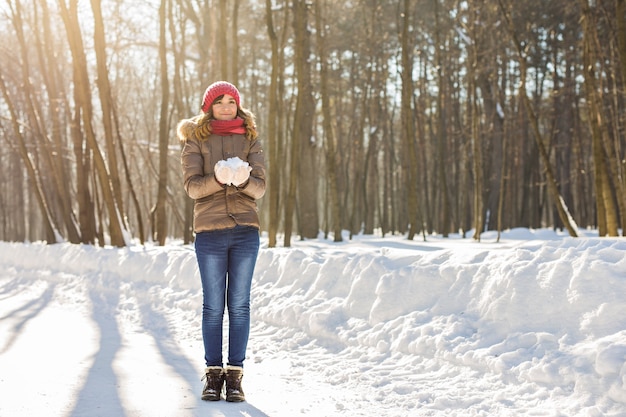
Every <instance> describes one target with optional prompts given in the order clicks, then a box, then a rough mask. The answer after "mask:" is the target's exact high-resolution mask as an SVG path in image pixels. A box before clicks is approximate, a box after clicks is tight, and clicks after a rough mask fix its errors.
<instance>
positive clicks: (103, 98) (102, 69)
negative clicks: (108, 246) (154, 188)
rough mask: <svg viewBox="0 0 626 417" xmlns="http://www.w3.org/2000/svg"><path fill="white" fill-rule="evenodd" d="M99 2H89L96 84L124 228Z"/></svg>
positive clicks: (114, 186)
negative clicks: (91, 16) (92, 24)
mask: <svg viewBox="0 0 626 417" xmlns="http://www.w3.org/2000/svg"><path fill="white" fill-rule="evenodd" d="M100 2H101V0H91V8H92V10H93V16H94V47H95V51H96V60H97V77H96V84H97V86H98V92H99V94H100V106H101V107H102V124H103V127H104V142H105V144H106V151H107V153H106V154H107V162H108V171H109V181H110V182H111V188H112V190H113V197H114V198H115V204H116V205H117V208H118V210H119V212H120V214H121V216H120V217H121V220H122V222H123V224H124V227H126V228H127V227H128V225H127V224H126V216H125V215H124V213H125V210H124V204H123V203H124V199H123V198H122V187H121V182H120V175H119V170H118V163H117V149H116V147H115V140H114V129H113V121H114V118H113V98H112V95H111V83H110V82H109V70H108V68H107V54H106V40H105V36H104V22H103V20H102V7H101V3H100Z"/></svg>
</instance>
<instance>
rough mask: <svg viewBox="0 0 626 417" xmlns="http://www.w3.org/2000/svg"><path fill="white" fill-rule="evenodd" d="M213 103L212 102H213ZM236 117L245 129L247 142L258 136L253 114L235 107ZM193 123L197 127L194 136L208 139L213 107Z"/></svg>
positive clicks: (197, 117) (212, 118)
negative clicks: (241, 121) (241, 120)
mask: <svg viewBox="0 0 626 417" xmlns="http://www.w3.org/2000/svg"><path fill="white" fill-rule="evenodd" d="M221 97H222V96H220V97H218V98H216V99H215V101H217V100H219V99H220V98H221ZM215 101H214V102H215ZM237 117H239V118H241V119H243V126H244V127H245V128H246V138H247V139H248V140H254V139H256V138H257V136H258V135H259V134H258V132H257V131H256V122H255V117H254V114H253V113H252V112H251V111H250V110H247V109H244V108H242V107H239V106H237ZM194 119H195V122H196V124H197V127H196V129H195V131H194V134H195V135H196V137H197V138H198V139H199V140H203V139H206V138H208V137H209V135H210V134H211V120H214V119H215V117H213V106H212V105H211V106H209V111H208V112H206V113H202V114H200V115H198V116H196V117H195V118H194Z"/></svg>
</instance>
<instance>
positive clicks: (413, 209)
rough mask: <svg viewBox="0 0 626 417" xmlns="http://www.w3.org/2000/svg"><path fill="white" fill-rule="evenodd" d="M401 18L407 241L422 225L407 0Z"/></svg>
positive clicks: (411, 238)
mask: <svg viewBox="0 0 626 417" xmlns="http://www.w3.org/2000/svg"><path fill="white" fill-rule="evenodd" d="M403 4H404V6H403V17H402V23H401V25H400V26H401V28H402V34H401V39H400V41H401V48H402V58H401V59H402V99H401V100H402V104H401V111H400V114H401V118H402V142H403V144H404V149H405V153H406V154H405V156H406V157H407V158H408V159H407V161H406V165H405V171H406V175H407V185H406V186H407V200H408V201H407V207H408V217H409V234H408V239H409V240H413V238H414V237H415V234H416V233H417V232H419V230H420V229H421V227H422V225H421V224H420V220H419V217H420V216H419V214H418V207H417V199H418V197H417V178H418V173H417V154H416V150H415V130H414V128H413V117H412V114H413V112H412V110H411V102H412V101H413V100H412V98H413V80H412V74H413V60H412V56H411V50H412V49H413V45H412V43H411V42H410V37H409V26H410V25H411V21H410V16H411V13H410V4H411V2H410V1H409V0H404V3H403Z"/></svg>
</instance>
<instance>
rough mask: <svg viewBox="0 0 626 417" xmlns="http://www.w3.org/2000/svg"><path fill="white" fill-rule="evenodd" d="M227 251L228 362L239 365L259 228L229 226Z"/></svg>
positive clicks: (243, 355)
mask: <svg viewBox="0 0 626 417" xmlns="http://www.w3.org/2000/svg"><path fill="white" fill-rule="evenodd" d="M232 231H233V235H232V237H231V247H230V251H229V254H228V292H227V303H228V321H229V331H228V365H232V366H243V361H244V359H245V358H246V348H247V346H248V337H249V335H250V289H251V286H252V276H253V274H254V267H255V265H256V260H257V255H258V253H259V231H258V230H257V229H255V228H252V227H236V228H235V229H232Z"/></svg>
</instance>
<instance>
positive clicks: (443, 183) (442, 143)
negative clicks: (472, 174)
mask: <svg viewBox="0 0 626 417" xmlns="http://www.w3.org/2000/svg"><path fill="white" fill-rule="evenodd" d="M433 2H434V9H435V60H436V62H437V64H436V65H437V82H438V90H439V91H437V161H438V169H437V173H438V178H439V192H440V193H441V234H442V235H443V237H448V235H449V232H450V201H449V196H448V178H447V176H446V166H447V163H446V155H447V153H446V148H447V144H446V141H447V140H446V139H447V138H446V126H445V124H446V114H445V113H446V108H445V93H446V85H445V84H446V83H445V80H444V72H443V60H442V57H441V55H442V49H443V47H442V45H441V33H440V32H441V28H440V22H439V0H433ZM481 180H482V178H481Z"/></svg>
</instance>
